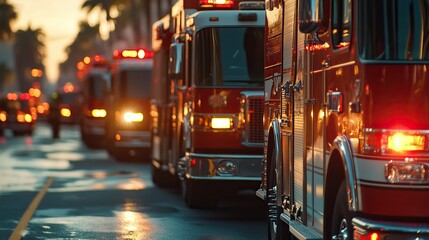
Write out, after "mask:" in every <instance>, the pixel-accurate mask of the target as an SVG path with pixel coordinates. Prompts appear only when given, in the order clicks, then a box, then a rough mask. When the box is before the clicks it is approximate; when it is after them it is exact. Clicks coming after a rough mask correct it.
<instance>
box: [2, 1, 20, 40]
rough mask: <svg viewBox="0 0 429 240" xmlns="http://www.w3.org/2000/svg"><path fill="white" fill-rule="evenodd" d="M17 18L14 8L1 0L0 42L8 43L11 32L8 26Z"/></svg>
mask: <svg viewBox="0 0 429 240" xmlns="http://www.w3.org/2000/svg"><path fill="white" fill-rule="evenodd" d="M17 17H18V14H17V13H16V12H15V8H14V7H13V6H12V5H10V4H8V3H7V1H6V0H3V1H2V2H1V3H0V41H2V42H3V41H8V40H10V39H11V38H12V35H13V31H12V28H11V27H10V24H11V22H12V21H13V20H15V19H16V18H17Z"/></svg>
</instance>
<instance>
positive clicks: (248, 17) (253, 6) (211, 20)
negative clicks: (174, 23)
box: [186, 1, 265, 31]
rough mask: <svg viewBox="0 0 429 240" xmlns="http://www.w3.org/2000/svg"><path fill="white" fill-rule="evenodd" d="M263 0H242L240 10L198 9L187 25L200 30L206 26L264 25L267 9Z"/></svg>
mask: <svg viewBox="0 0 429 240" xmlns="http://www.w3.org/2000/svg"><path fill="white" fill-rule="evenodd" d="M261 3H263V2H259V1H258V2H241V3H240V10H217V9H216V8H208V9H210V10H206V11H198V12H196V13H194V14H192V15H190V16H189V18H188V19H187V21H186V26H187V27H195V30H196V31H198V30H200V29H202V28H206V27H229V26H230V27H232V26H234V27H237V26H264V25H265V10H264V5H263V4H261Z"/></svg>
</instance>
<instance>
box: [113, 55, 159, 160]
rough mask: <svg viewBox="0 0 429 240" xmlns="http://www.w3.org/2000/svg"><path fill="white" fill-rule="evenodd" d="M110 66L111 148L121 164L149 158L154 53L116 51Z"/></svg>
mask: <svg viewBox="0 0 429 240" xmlns="http://www.w3.org/2000/svg"><path fill="white" fill-rule="evenodd" d="M113 58H114V60H113V61H112V64H111V66H110V73H111V90H110V94H109V99H108V101H109V105H108V109H107V112H108V119H107V124H106V127H107V148H108V151H109V152H110V153H112V154H113V155H114V156H115V158H116V159H117V160H125V159H128V158H130V157H133V158H135V157H143V158H145V157H146V155H147V153H148V152H149V150H150V146H151V133H150V126H151V118H150V99H151V74H152V65H153V63H152V62H153V60H152V53H151V52H150V51H147V50H144V49H124V50H121V51H119V50H116V51H115V52H114V53H113Z"/></svg>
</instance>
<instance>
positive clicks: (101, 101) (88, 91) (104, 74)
mask: <svg viewBox="0 0 429 240" xmlns="http://www.w3.org/2000/svg"><path fill="white" fill-rule="evenodd" d="M84 62H86V64H87V66H86V67H87V68H88V69H87V70H86V71H85V75H84V77H83V81H82V95H83V117H82V121H81V128H80V131H81V138H82V141H83V142H84V143H85V145H86V146H88V147H102V146H104V144H105V138H106V116H107V94H108V92H109V89H110V74H109V71H108V62H107V60H105V59H104V57H102V56H100V55H96V56H94V57H92V58H90V57H86V58H85V59H84Z"/></svg>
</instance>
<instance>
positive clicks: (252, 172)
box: [178, 153, 263, 182]
mask: <svg viewBox="0 0 429 240" xmlns="http://www.w3.org/2000/svg"><path fill="white" fill-rule="evenodd" d="M262 159H263V156H262V155H239V154H199V153H187V154H186V156H185V157H184V158H182V159H180V161H179V164H178V173H179V177H181V178H183V177H186V178H188V179H193V180H214V181H255V182H256V181H261V169H262V165H261V163H262Z"/></svg>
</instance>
